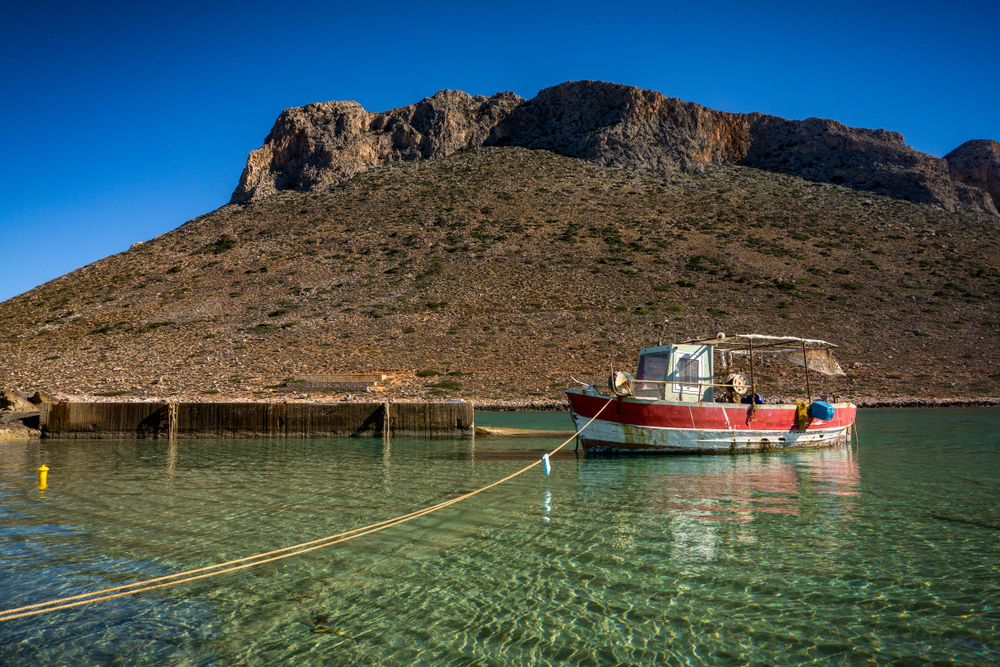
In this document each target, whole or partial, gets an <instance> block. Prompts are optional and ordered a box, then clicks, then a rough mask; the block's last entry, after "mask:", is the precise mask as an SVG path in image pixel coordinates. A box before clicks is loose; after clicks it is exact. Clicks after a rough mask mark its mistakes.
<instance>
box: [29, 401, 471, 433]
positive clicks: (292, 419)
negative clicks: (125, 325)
mask: <svg viewBox="0 0 1000 667" xmlns="http://www.w3.org/2000/svg"><path fill="white" fill-rule="evenodd" d="M41 408H42V410H41V416H40V419H39V422H40V424H39V425H40V428H41V431H42V435H43V437H46V438H140V439H157V438H169V437H171V435H173V437H177V438H337V437H348V436H353V437H385V436H386V435H388V436H397V437H398V436H416V437H427V436H452V437H456V436H466V435H468V436H471V435H473V433H474V430H475V415H474V410H473V408H472V405H471V404H469V403H59V404H46V405H43V406H41Z"/></svg>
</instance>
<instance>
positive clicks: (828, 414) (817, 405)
mask: <svg viewBox="0 0 1000 667" xmlns="http://www.w3.org/2000/svg"><path fill="white" fill-rule="evenodd" d="M836 412H837V411H836V410H834V408H833V406H832V405H830V404H829V403H824V402H823V401H816V402H814V403H813V404H812V405H810V406H809V414H810V416H812V418H813V419H820V420H822V421H825V422H828V421H830V420H831V419H833V415H834V414H835V413H836Z"/></svg>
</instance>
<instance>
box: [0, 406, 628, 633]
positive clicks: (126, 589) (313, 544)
mask: <svg viewBox="0 0 1000 667" xmlns="http://www.w3.org/2000/svg"><path fill="white" fill-rule="evenodd" d="M612 401H614V399H613V398H612V399H608V402H607V403H605V404H604V405H603V406H602V407H601V409H600V410H598V411H597V414H595V415H594V416H593V417H591V418H590V421H588V422H587V423H586V424H584V425H583V426H582V427H581V428H580V429H579V430H578V431H577V432H576V433H574V434H573V435H572V436H570V438H569V439H568V440H566V441H565V442H563V443H562V444H561V445H559V446H558V447H556V448H555V449H553V450H552V451H551V452H549V453H548V454H549V456H550V457H551V456H552V455H553V454H555V453H556V452H558V451H559V450H560V449H562V448H563V447H565V446H566V445H567V444H569V443H570V442H572V441H573V439H574V438H576V437H577V436H578V435H580V433H582V432H583V431H584V429H586V428H587V427H588V426H590V425H591V423H593V421H594V420H595V419H597V418H598V417H599V416H600V414H601V413H602V412H604V409H605V408H606V407H608V406H609V405H611V403H612ZM540 463H542V461H541V460H538V461H535V462H534V463H532V464H530V465H527V466H525V467H524V468H521V469H520V470H518V471H517V472H515V473H513V474H510V475H507V476H506V477H504V478H503V479H500V480H497V481H495V482H493V483H492V484H488V485H486V486H484V487H482V488H480V489H476V490H475V491H470V492H469V493H466V494H463V495H461V496H457V497H455V498H452V499H451V500H446V501H444V502H441V503H438V504H437V505H432V506H431V507H426V508H424V509H422V510H417V511H416V512H410V513H409V514H403V515H401V516H397V517H395V518H393V519H386V520H385V521H379V522H377V523H372V524H369V525H367V526H363V527H361V528H355V529H353V530H348V531H345V532H343V533H337V534H336V535H328V536H326V537H321V538H319V539H315V540H311V541H309V542H302V543H301V544H296V545H293V546H290V547H284V548H283V549H275V550H274V551H267V552H265V553H260V554H256V555H253V556H246V557H244V558H238V559H236V560H231V561H227V562H225V563H218V564H216V565H208V566H206V567H200V568H196V569H193V570H185V571H184V572H178V573H177V574H170V575H166V576H163V577H157V578H155V579H147V580H145V581H137V582H135V583H133V584H126V585H124V586H116V587H114V588H105V589H104V590H100V591H94V592H92V593H82V594H80V595H73V596H71V597H65V598H59V599H57V600H50V601H49V602H40V603H38V604H32V605H27V606H24V607H17V608H16V609H8V610H6V611H0V621H12V620H14V619H16V618H24V617H26V616H37V615H39V614H44V613H47V612H50V611H58V610H60V609H69V608H71V607H79V606H81V605H86V604H91V603H94V602H103V601H105V600H113V599H115V598H120V597H125V596H127V595H136V594H138V593H145V592H147V591H153V590H156V589H159V588H167V587H168V586H177V585H179V584H185V583H188V582H191V581H197V580H199V579H207V578H209V577H214V576H217V575H220V574H226V573H227V572H235V571H237V570H244V569H246V568H249V567H255V566H257V565H264V564H265V563H271V562H274V561H277V560H282V559H285V558H291V557H292V556H299V555H301V554H305V553H309V552H310V551H315V550H316V549H322V548H323V547H330V546H333V545H335V544H340V543H341V542H347V541H348V540H353V539H355V538H358V537H362V536H364V535H370V534H372V533H377V532H379V531H382V530H385V529H386V528H392V527H393V526H398V525H399V524H401V523H406V522H407V521H412V520H413V519H416V518H418V517H421V516H426V515H428V514H431V513H432V512H436V511H438V510H441V509H444V508H445V507H449V506H451V505H454V504H455V503H458V502H461V501H463V500H467V499H468V498H471V497H473V496H475V495H478V494H480V493H482V492H483V491H487V490H489V489H492V488H493V487H495V486H499V485H500V484H503V483H504V482H507V481H509V480H512V479H514V478H515V477H517V476H518V475H521V474H523V473H526V472H527V471H529V470H531V469H532V468H534V467H535V466H537V465H539V464H540ZM275 554H281V555H275ZM230 565H231V566H233V567H228V566H230ZM218 568H225V569H221V570H220V569H218ZM209 570H215V571H214V572H209ZM199 572H201V573H203V574H198V573H199ZM189 575H197V576H189ZM180 577H184V578H183V579H181V578H180ZM171 579H172V580H174V581H169V580H171ZM158 582H164V583H158ZM149 584H155V585H149ZM85 598H86V599H85Z"/></svg>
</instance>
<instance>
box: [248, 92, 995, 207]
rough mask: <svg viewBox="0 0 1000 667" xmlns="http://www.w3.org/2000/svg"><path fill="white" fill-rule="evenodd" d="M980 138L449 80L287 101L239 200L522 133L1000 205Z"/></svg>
mask: <svg viewBox="0 0 1000 667" xmlns="http://www.w3.org/2000/svg"><path fill="white" fill-rule="evenodd" d="M987 143H988V142H987ZM970 144H975V145H976V146H978V143H977V142H969V143H968V144H965V145H964V146H963V147H961V148H960V149H957V150H956V151H955V153H958V152H959V151H963V149H965V150H964V152H962V153H961V155H960V156H956V158H955V160H954V162H953V161H952V160H945V159H941V158H936V157H934V156H931V155H928V154H926V153H921V152H919V151H916V150H914V149H912V148H910V147H908V146H907V145H906V144H905V141H904V138H903V136H902V135H901V134H899V133H897V132H889V131H886V130H869V129H864V128H851V127H847V126H845V125H843V124H841V123H838V122H836V121H832V120H823V119H818V118H810V119H807V120H802V121H798V120H786V119H783V118H778V117H776V116H768V115H764V114H757V113H753V114H734V113H727V112H722V111H715V110H713V109H709V108H707V107H703V106H700V105H698V104H694V103H691V102H683V101H681V100H678V99H676V98H669V97H665V96H664V95H662V94H661V93H659V92H656V91H651V90H642V89H639V88H635V87H632V86H624V85H619V84H613V83H605V82H600V81H571V82H567V83H563V84H559V85H557V86H553V87H551V88H546V89H545V90H542V91H540V92H539V93H538V95H536V96H535V97H534V98H532V99H530V100H524V99H522V98H520V97H518V96H517V95H515V94H513V93H509V92H508V93H498V94H496V95H493V96H492V97H489V98H486V97H482V96H476V97H472V96H470V95H468V94H466V93H462V92H456V91H448V90H445V91H441V92H439V93H437V94H435V95H434V96H433V97H430V98H426V99H424V100H422V101H420V102H418V103H417V104H414V105H410V106H407V107H402V108H399V109H393V110H390V111H387V112H385V113H372V112H368V111H365V110H364V109H362V108H361V106H360V105H358V104H357V103H355V102H326V103H322V104H310V105H308V106H305V107H299V108H295V109H288V110H286V111H284V112H283V113H282V114H281V116H280V117H279V118H278V121H277V123H275V126H274V128H273V129H272V130H271V133H270V134H269V135H268V137H267V138H266V139H265V141H264V145H263V146H262V147H261V148H259V149H257V150H255V151H253V152H252V153H251V154H250V157H249V159H248V160H247V166H246V169H245V170H244V172H243V175H242V177H241V178H240V183H239V186H238V187H237V189H236V191H235V192H234V193H233V196H232V202H233V203H240V202H246V201H259V200H260V199H262V198H265V197H268V196H271V195H273V194H274V193H275V192H277V191H281V190H298V191H317V190H318V189H320V188H324V187H329V186H330V185H333V184H336V183H340V182H343V181H345V180H347V179H349V178H352V177H353V176H355V175H356V174H358V173H360V172H362V171H364V170H366V169H370V168H372V167H374V166H376V165H379V164H386V163H392V162H400V161H408V160H417V159H426V158H440V157H444V156H447V155H450V154H452V153H454V152H456V151H459V150H463V149H468V148H475V147H482V146H521V147H525V148H532V149H544V150H548V151H552V152H554V153H557V154H559V155H564V156H568V157H575V158H582V159H585V160H589V161H591V162H593V163H595V164H598V165H601V166H607V167H621V168H628V169H637V170H653V171H656V170H682V171H686V172H700V171H702V170H704V169H705V167H706V166H708V165H713V164H739V165H745V166H752V167H756V168H758V169H765V170H768V171H776V172H780V173H784V174H788V175H792V176H798V177H800V178H804V179H806V180H810V181H814V182H821V183H834V184H841V185H845V186H848V187H851V188H854V189H859V190H865V191H870V192H873V193H877V194H881V195H884V196H887V197H892V198H895V199H903V200H909V201H915V202H919V203H923V204H928V205H931V206H934V207H937V208H940V209H943V210H945V211H978V212H985V213H989V214H991V215H998V212H997V207H996V203H995V201H994V196H995V195H993V196H991V195H992V193H993V191H994V190H995V188H996V178H995V174H996V170H995V164H996V161H997V158H996V153H995V149H994V151H993V152H991V151H990V149H989V146H986V147H979V148H975V149H974V147H972V146H970ZM993 144H996V142H993ZM966 147H969V148H968V149H966ZM955 153H953V154H952V155H955ZM991 156H992V157H991ZM959 162H960V163H961V164H959ZM953 165H957V166H953ZM990 165H994V166H993V167H991V166H990ZM991 169H992V171H991ZM965 174H968V176H967V177H966V176H965ZM975 174H981V175H982V177H980V176H976V175H975ZM988 174H993V176H988ZM991 178H992V179H993V180H990V179H991ZM990 183H992V184H993V185H989V184H990ZM990 187H992V188H994V190H990V189H989V188H990Z"/></svg>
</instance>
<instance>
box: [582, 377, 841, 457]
mask: <svg viewBox="0 0 1000 667" xmlns="http://www.w3.org/2000/svg"><path fill="white" fill-rule="evenodd" d="M566 394H567V397H568V398H569V403H570V410H571V413H572V416H573V420H574V422H575V423H576V427H577V429H580V428H583V427H584V426H585V425H586V424H587V422H589V421H590V420H591V418H593V417H594V416H595V415H598V411H600V414H599V415H598V417H597V419H594V421H593V422H591V423H590V425H589V426H586V428H584V430H583V431H582V432H581V433H580V444H581V445H583V448H584V451H586V452H608V453H612V452H634V453H678V454H732V453H742V452H757V451H769V450H777V449H792V448H804V447H827V446H830V445H834V444H837V443H840V442H846V441H847V438H848V436H849V434H850V429H851V426H852V425H853V424H854V419H855V416H856V414H857V407H856V406H854V405H853V404H851V403H836V404H833V407H834V410H835V413H834V417H833V419H832V420H830V421H821V420H818V419H812V418H810V419H808V420H807V421H806V423H805V428H799V426H800V424H799V423H798V422H797V420H796V418H797V406H796V405H794V404H789V405H757V406H756V408H757V409H756V410H754V409H753V407H754V406H751V405H745V404H733V403H693V402H675V401H649V400H641V399H635V398H617V397H615V398H610V399H609V397H608V396H605V395H602V394H598V393H597V392H595V391H593V390H588V389H584V390H580V389H569V390H567V391H566ZM609 400H610V401H611V403H610V404H608V401H609ZM605 406H607V407H605ZM601 408H604V409H603V411H602V410H601Z"/></svg>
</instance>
